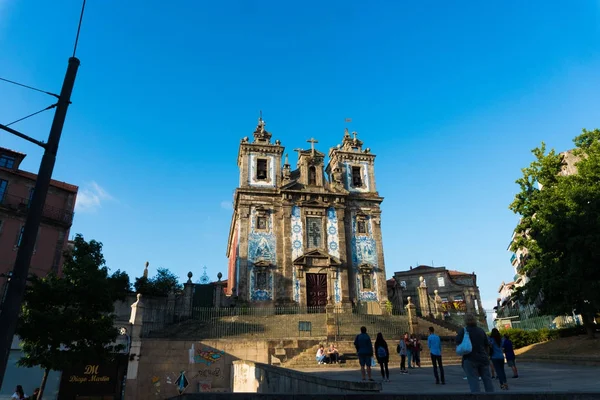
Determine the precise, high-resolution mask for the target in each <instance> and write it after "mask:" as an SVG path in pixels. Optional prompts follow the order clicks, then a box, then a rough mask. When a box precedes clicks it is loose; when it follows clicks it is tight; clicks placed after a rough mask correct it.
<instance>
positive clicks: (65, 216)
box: [0, 193, 74, 225]
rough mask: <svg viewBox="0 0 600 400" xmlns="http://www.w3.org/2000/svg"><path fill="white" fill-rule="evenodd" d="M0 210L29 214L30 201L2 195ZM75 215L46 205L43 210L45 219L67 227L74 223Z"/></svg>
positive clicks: (5, 194) (11, 195)
mask: <svg viewBox="0 0 600 400" xmlns="http://www.w3.org/2000/svg"><path fill="white" fill-rule="evenodd" d="M0 208H4V209H8V210H11V211H14V212H16V213H22V214H27V212H28V211H29V199H27V198H25V197H20V196H15V195H13V194H9V193H4V194H3V195H2V194H1V193H0ZM73 215H74V213H73V212H71V211H69V210H65V209H64V208H57V207H52V206H49V205H44V209H43V210H42V217H43V218H48V219H50V220H53V221H56V222H60V223H63V224H67V225H71V224H72V223H73Z"/></svg>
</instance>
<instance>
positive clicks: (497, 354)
mask: <svg viewBox="0 0 600 400" xmlns="http://www.w3.org/2000/svg"><path fill="white" fill-rule="evenodd" d="M490 336H491V345H492V351H491V358H492V364H494V370H495V371H496V376H498V380H499V381H500V389H502V390H508V383H506V373H505V372H504V353H503V352H502V336H500V331H498V329H496V328H494V329H492V334H491V335H490Z"/></svg>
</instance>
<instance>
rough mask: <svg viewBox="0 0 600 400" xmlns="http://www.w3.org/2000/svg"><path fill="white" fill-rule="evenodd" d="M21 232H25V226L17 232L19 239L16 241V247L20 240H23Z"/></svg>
mask: <svg viewBox="0 0 600 400" xmlns="http://www.w3.org/2000/svg"><path fill="white" fill-rule="evenodd" d="M23 232H25V225H23V226H22V227H21V230H20V231H19V238H18V239H17V247H19V246H20V245H21V240H23Z"/></svg>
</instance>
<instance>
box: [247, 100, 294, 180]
mask: <svg viewBox="0 0 600 400" xmlns="http://www.w3.org/2000/svg"><path fill="white" fill-rule="evenodd" d="M265 125H266V123H265V121H264V120H263V119H262V112H261V114H260V117H259V118H258V124H257V125H256V129H255V130H254V134H253V136H254V138H253V141H252V142H250V141H249V138H248V137H247V136H246V137H245V138H243V139H242V141H241V143H240V150H239V152H238V167H239V169H240V185H239V187H240V188H248V187H255V188H264V189H269V188H272V189H275V188H278V187H279V186H280V185H281V156H282V154H283V150H284V148H283V146H281V143H280V142H279V140H276V141H275V143H274V144H273V143H271V136H272V135H271V133H270V132H268V131H267V130H266V129H265Z"/></svg>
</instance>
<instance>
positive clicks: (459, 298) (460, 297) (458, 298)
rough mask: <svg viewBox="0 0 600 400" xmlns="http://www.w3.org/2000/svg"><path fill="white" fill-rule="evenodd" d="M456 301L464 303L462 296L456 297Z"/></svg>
mask: <svg viewBox="0 0 600 400" xmlns="http://www.w3.org/2000/svg"><path fill="white" fill-rule="evenodd" d="M454 301H464V299H463V297H462V296H454Z"/></svg>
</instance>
